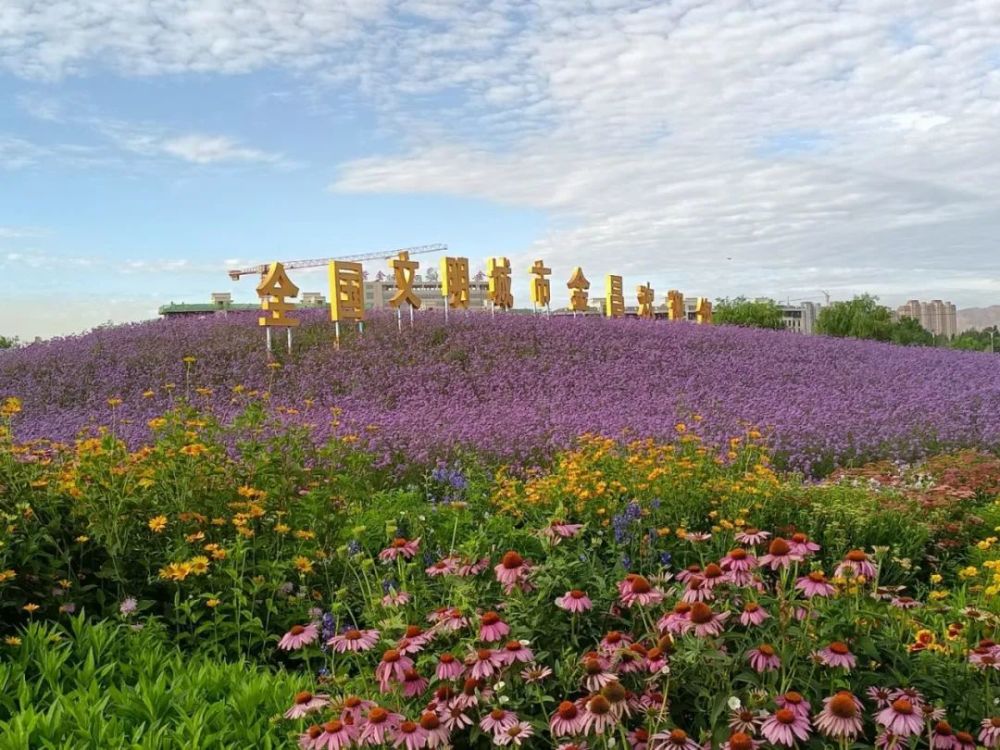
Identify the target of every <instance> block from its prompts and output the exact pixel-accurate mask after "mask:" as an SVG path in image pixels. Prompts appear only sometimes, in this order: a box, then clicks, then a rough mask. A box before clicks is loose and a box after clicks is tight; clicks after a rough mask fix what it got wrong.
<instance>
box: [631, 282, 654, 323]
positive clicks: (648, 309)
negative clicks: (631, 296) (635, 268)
mask: <svg viewBox="0 0 1000 750" xmlns="http://www.w3.org/2000/svg"><path fill="white" fill-rule="evenodd" d="M635 297H636V301H637V302H638V303H639V317H640V318H649V319H650V320H652V319H653V318H655V317H656V315H655V314H654V313H653V287H651V286H650V285H649V282H648V281H647V282H646V284H645V286H638V287H636V295H635Z"/></svg>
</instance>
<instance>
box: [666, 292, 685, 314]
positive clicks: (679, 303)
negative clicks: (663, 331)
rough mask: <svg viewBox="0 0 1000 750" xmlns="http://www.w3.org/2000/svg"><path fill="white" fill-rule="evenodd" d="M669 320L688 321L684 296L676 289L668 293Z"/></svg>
mask: <svg viewBox="0 0 1000 750" xmlns="http://www.w3.org/2000/svg"><path fill="white" fill-rule="evenodd" d="M667 318H668V319H670V320H686V319H687V313H686V312H685V310H684V295H683V294H681V293H680V292H678V291H677V290H676V289H671V290H670V291H669V292H667Z"/></svg>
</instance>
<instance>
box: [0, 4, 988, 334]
mask: <svg viewBox="0 0 1000 750" xmlns="http://www.w3.org/2000/svg"><path fill="white" fill-rule="evenodd" d="M0 93H2V95H3V99H2V101H3V103H2V104H0V274H2V277H3V278H4V281H5V305H4V306H3V309H2V310H0V335H19V336H21V337H22V338H33V337H34V336H36V335H41V336H50V335H59V334H66V333H73V332H79V331H81V330H85V329H87V328H90V327H92V326H94V325H98V324H101V323H104V322H105V321H107V320H113V321H116V322H122V321H127V320H136V319H141V318H151V317H155V316H156V311H157V308H158V307H159V305H161V304H163V303H165V302H167V301H169V300H171V299H173V300H176V301H184V300H201V299H207V298H208V296H209V294H210V293H211V292H216V291H231V292H233V294H234V297H235V298H236V299H239V300H246V301H251V300H253V299H254V295H253V290H252V285H251V284H249V283H246V282H242V283H239V284H233V283H232V282H229V281H228V279H227V278H226V276H225V275H224V274H225V273H226V271H227V270H228V269H229V268H230V267H231V266H232V265H237V264H246V263H250V262H267V261H272V260H291V259H295V258H305V257H319V256H326V255H346V254H350V253H352V252H359V253H361V252H369V251H379V250H390V249H392V248H394V247H404V246H409V245H417V244H423V243H432V242H443V243H447V244H448V245H449V248H450V251H449V254H454V255H462V256H467V257H469V258H470V260H471V262H472V264H473V265H475V266H481V267H485V265H486V259H487V258H488V257H489V256H492V255H497V256H507V257H509V258H510V259H511V263H512V266H513V267H514V269H516V270H519V272H518V273H517V274H515V278H516V280H515V285H514V294H515V298H519V299H522V300H526V299H527V298H528V297H527V294H528V290H527V273H526V272H521V271H526V269H527V267H528V266H529V265H530V263H531V262H532V261H533V260H534V259H535V258H543V259H544V260H545V261H546V263H547V264H548V265H549V266H551V267H552V268H553V269H554V273H553V277H552V280H553V283H552V290H553V304H558V305H561V304H564V302H565V299H566V297H567V290H566V288H565V278H568V275H569V271H570V270H571V269H572V267H573V266H576V265H580V266H583V268H584V270H585V271H586V272H587V273H588V275H590V276H591V277H592V281H593V280H595V279H596V280H597V282H598V283H600V281H601V280H602V279H603V276H604V274H607V273H614V274H619V275H622V276H623V277H624V279H625V285H626V289H628V288H630V287H632V286H634V285H635V284H638V283H646V282H647V281H648V282H650V283H651V284H652V285H653V287H654V288H655V289H657V290H658V294H661V293H665V292H666V290H667V289H681V290H688V289H689V290H692V292H694V293H697V294H703V295H707V296H710V297H712V298H716V297H727V296H728V297H732V296H737V295H739V294H741V293H742V294H744V295H745V296H748V297H757V296H761V297H772V298H774V299H777V300H779V301H785V300H787V299H792V300H796V299H811V300H815V301H823V299H824V296H823V291H826V292H829V293H830V294H831V297H832V298H833V299H845V298H849V297H851V296H853V295H854V294H859V293H873V294H876V295H877V296H879V298H880V301H881V302H882V303H883V304H885V305H887V306H888V307H890V308H892V309H896V308H897V307H898V306H900V305H903V304H905V303H906V302H907V301H908V300H911V299H920V300H934V299H942V300H950V301H952V302H954V303H955V304H956V305H957V306H958V307H959V308H968V307H978V306H987V305H991V304H993V303H995V302H998V301H1000V260H997V257H996V253H995V251H994V250H993V243H994V239H993V238H994V237H995V236H997V234H998V231H1000V212H998V211H997V210H996V205H997V202H998V200H1000V179H998V178H1000V149H998V147H997V146H996V144H995V138H994V133H995V132H996V121H997V118H998V117H1000V104H998V101H1000V7H997V6H995V5H994V4H987V3H982V2H977V1H976V0H958V1H957V2H954V3H949V4H947V5H946V6H939V5H936V4H935V5H933V6H932V5H928V7H927V8H926V9H920V8H915V7H914V6H913V4H912V3H907V2H905V1H904V0H880V2H877V3H867V4H864V5H857V4H852V3H841V4H837V5H827V4H817V3H807V2H804V1H803V0H762V1H761V2H758V3H755V4H753V6H750V5H748V4H746V3H744V2H739V1H738V0H701V1H700V2H698V1H696V0H677V1H676V2H648V1H645V0H643V1H640V0H608V2H602V3H593V4H581V3H572V2H568V1H566V0H554V1H553V2H548V3H544V4H540V5H531V4H523V3H511V2H507V1H504V0H481V1H480V2H473V3H469V2H459V1H458V0H351V1H350V2H345V3H339V4H337V5H336V6H330V4H328V3H323V2H320V0H269V1H268V2H267V3H262V2H260V3H258V2H237V1H236V0H214V2H211V3H207V4H206V3H200V2H194V0H175V2H173V3H172V5H171V11H170V12H168V13H164V12H159V11H157V10H156V8H155V7H154V6H152V5H150V6H145V5H143V6H138V5H137V6H135V7H133V8H132V9H130V10H129V12H121V10H120V9H117V8H116V7H115V6H114V5H113V4H112V5H108V4H106V3H102V2H98V1H97V0H65V2H62V3H60V4H59V5H58V12H57V11H56V10H55V9H54V7H53V6H48V5H44V4H37V3H33V2H28V0H11V2H9V3H7V4H6V5H5V10H4V13H3V14H0ZM376 265H378V264H371V265H369V266H367V267H368V268H369V270H370V272H372V273H374V272H376V271H377V270H381V269H380V268H376ZM315 278H316V283H312V281H311V279H310V275H309V274H306V275H305V276H304V277H303V288H304V289H306V288H308V289H310V290H312V289H313V288H314V287H315V289H316V290H318V291H324V290H325V283H324V281H323V279H322V277H321V276H319V275H318V276H316V277H315ZM39 301H42V302H43V304H39ZM56 302H57V303H58V304H55V303H56Z"/></svg>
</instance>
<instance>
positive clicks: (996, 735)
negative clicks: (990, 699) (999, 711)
mask: <svg viewBox="0 0 1000 750" xmlns="http://www.w3.org/2000/svg"><path fill="white" fill-rule="evenodd" d="M979 726H980V727H982V728H981V729H980V730H979V741H980V742H981V743H982V744H983V747H989V748H994V747H998V746H1000V716H991V717H989V718H988V719H983V723H982V724H980V725H979Z"/></svg>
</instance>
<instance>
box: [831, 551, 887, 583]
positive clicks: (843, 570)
mask: <svg viewBox="0 0 1000 750" xmlns="http://www.w3.org/2000/svg"><path fill="white" fill-rule="evenodd" d="M876 572H877V569H876V567H875V565H874V563H872V561H871V560H870V559H869V558H868V555H867V554H865V552H864V551H863V550H860V549H852V550H851V551H850V552H848V553H847V554H846V555H844V559H843V560H842V561H841V563H840V565H838V566H837V569H836V570H835V571H834V572H833V575H834V576H843V575H846V574H848V573H849V574H850V575H852V576H864V577H865V578H866V579H867V580H869V581H870V580H872V579H873V578H874V577H875V574H876Z"/></svg>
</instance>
